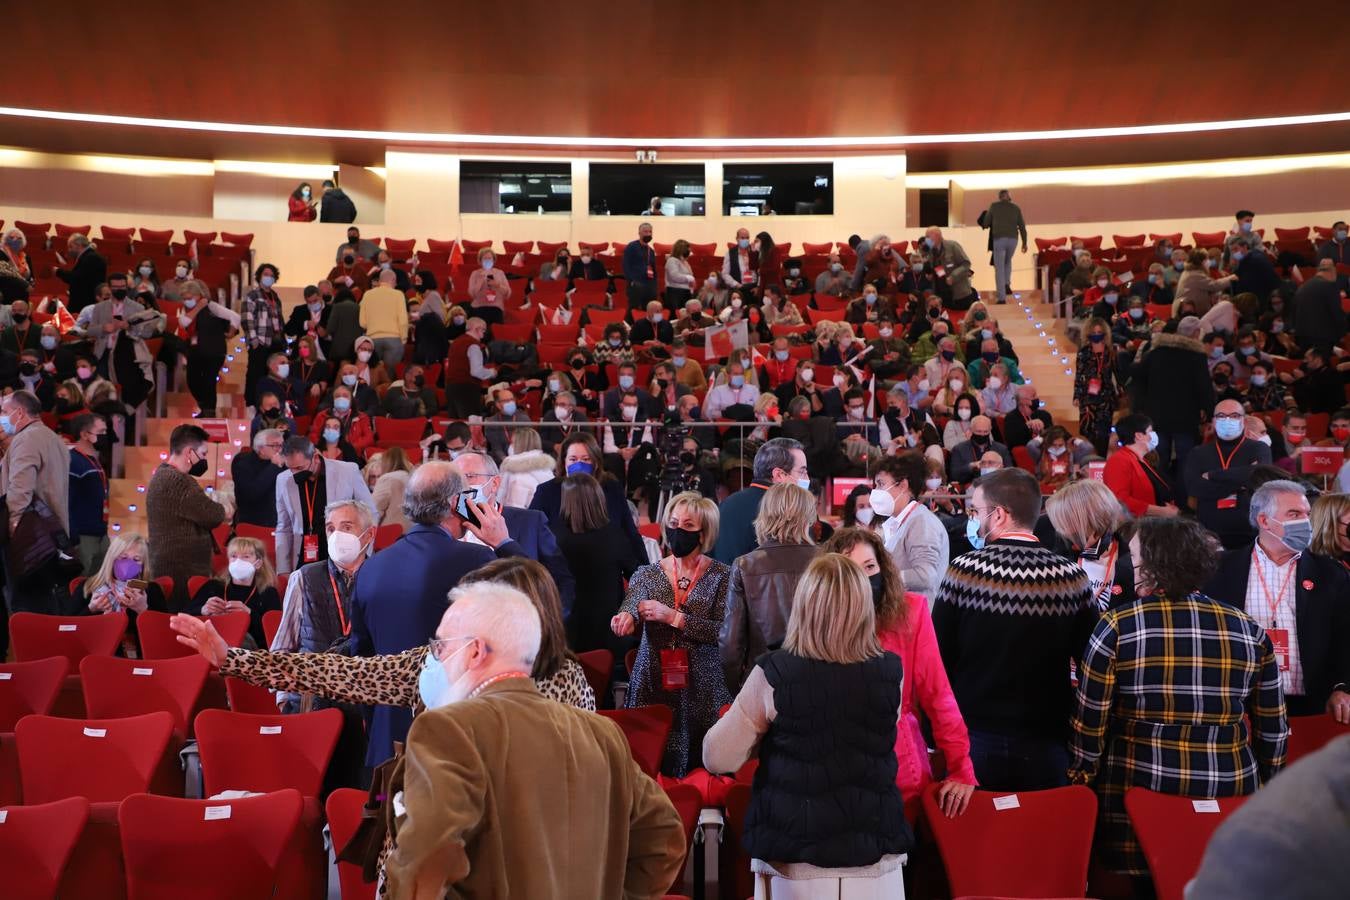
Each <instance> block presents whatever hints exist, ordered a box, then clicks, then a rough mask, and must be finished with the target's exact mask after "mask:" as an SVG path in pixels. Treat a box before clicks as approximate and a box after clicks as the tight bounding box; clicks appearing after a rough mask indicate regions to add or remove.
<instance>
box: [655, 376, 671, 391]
mask: <svg viewBox="0 0 1350 900" xmlns="http://www.w3.org/2000/svg"><path fill="white" fill-rule="evenodd" d="M656 386H657V387H659V388H660V389H661V390H663V391H664V390H665V389H666V388H668V387H670V379H669V378H658V379H656Z"/></svg>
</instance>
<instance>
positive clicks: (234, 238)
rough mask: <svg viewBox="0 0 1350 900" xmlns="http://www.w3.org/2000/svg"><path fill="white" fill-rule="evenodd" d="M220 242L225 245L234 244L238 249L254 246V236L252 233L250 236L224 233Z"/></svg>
mask: <svg viewBox="0 0 1350 900" xmlns="http://www.w3.org/2000/svg"><path fill="white" fill-rule="evenodd" d="M220 240H221V241H222V242H223V243H226V244H233V245H235V246H236V247H252V246H253V234H252V233H251V232H250V233H249V234H232V233H231V232H228V231H222V232H221V233H220Z"/></svg>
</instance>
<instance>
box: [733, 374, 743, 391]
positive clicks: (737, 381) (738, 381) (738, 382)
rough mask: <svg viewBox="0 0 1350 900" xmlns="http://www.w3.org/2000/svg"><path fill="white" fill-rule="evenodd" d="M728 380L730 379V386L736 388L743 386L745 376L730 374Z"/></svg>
mask: <svg viewBox="0 0 1350 900" xmlns="http://www.w3.org/2000/svg"><path fill="white" fill-rule="evenodd" d="M730 380H731V386H732V387H736V388H738V387H745V376H744V375H732V376H731V379H730Z"/></svg>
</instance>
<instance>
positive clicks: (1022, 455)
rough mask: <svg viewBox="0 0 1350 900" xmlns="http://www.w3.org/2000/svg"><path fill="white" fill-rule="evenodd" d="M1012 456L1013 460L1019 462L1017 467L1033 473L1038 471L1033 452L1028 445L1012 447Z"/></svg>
mask: <svg viewBox="0 0 1350 900" xmlns="http://www.w3.org/2000/svg"><path fill="white" fill-rule="evenodd" d="M1012 458H1013V462H1014V463H1016V464H1017V468H1019V469H1026V470H1027V471H1028V472H1031V473H1032V474H1033V475H1034V474H1035V473H1036V463H1035V462H1033V461H1032V459H1031V452H1030V451H1029V450H1027V448H1026V447H1024V446H1023V447H1014V448H1012Z"/></svg>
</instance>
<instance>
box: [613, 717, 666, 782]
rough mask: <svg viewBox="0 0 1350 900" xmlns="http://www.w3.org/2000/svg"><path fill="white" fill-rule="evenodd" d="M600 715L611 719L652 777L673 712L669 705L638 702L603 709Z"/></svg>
mask: <svg viewBox="0 0 1350 900" xmlns="http://www.w3.org/2000/svg"><path fill="white" fill-rule="evenodd" d="M600 715H602V716H604V717H605V718H607V719H613V720H614V721H615V722H616V723H617V724H618V726H619V728H621V729H622V730H623V736H624V737H626V738H628V747H629V749H630V750H632V751H633V759H634V760H636V761H637V764H638V768H640V769H642V771H644V772H646V773H647V774H648V775H650V776H652V777H653V778H655V777H656V774H657V772H658V771H660V769H661V757H662V756H663V755H665V752H666V739H667V738H669V737H670V724H671V722H672V721H673V719H674V716H675V714H674V713H673V712H672V711H671V709H670V707H669V706H661V705H653V706H639V707H636V708H634V709H603V710H600Z"/></svg>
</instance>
